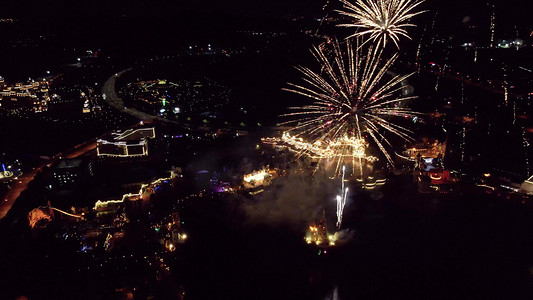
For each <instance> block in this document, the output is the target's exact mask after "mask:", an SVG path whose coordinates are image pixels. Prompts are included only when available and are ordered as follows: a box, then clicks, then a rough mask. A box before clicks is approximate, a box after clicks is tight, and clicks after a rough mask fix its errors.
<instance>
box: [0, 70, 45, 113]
mask: <svg viewBox="0 0 533 300" xmlns="http://www.w3.org/2000/svg"><path fill="white" fill-rule="evenodd" d="M48 85H49V83H48V82H47V81H46V80H43V81H34V80H29V81H28V82H27V83H22V82H17V83H15V84H6V83H5V81H4V78H3V77H1V76H0V108H1V109H3V110H7V111H11V112H15V111H16V110H17V109H24V110H26V111H28V112H34V113H39V112H44V111H47V110H48V103H49V102H50V96H49V94H48Z"/></svg>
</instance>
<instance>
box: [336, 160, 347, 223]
mask: <svg viewBox="0 0 533 300" xmlns="http://www.w3.org/2000/svg"><path fill="white" fill-rule="evenodd" d="M345 170H346V168H345V166H342V185H341V195H337V228H338V229H340V228H341V224H342V213H343V211H344V206H345V205H346V198H347V197H348V188H345V187H344V175H345Z"/></svg>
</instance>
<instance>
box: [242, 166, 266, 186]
mask: <svg viewBox="0 0 533 300" xmlns="http://www.w3.org/2000/svg"><path fill="white" fill-rule="evenodd" d="M268 175H269V174H268V172H267V170H265V169H263V170H261V171H258V172H253V173H250V174H247V175H245V176H244V178H243V180H244V181H245V182H247V183H250V182H259V181H262V180H264V179H265V178H266V177H267V176H268Z"/></svg>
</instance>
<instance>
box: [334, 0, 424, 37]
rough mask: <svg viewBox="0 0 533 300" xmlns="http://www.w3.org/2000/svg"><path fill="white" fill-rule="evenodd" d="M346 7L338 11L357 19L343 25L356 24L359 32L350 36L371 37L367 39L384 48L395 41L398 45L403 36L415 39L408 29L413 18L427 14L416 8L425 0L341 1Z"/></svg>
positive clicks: (351, 25) (350, 25)
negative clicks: (388, 42) (389, 41)
mask: <svg viewBox="0 0 533 300" xmlns="http://www.w3.org/2000/svg"><path fill="white" fill-rule="evenodd" d="M340 1H341V2H342V3H343V9H344V10H338V11H337V12H339V13H340V14H341V15H344V16H347V17H349V18H351V19H352V20H353V22H352V23H348V24H339V25H338V26H341V27H355V29H356V32H355V33H354V34H352V35H350V36H348V38H351V37H359V36H368V39H367V41H373V42H377V43H378V45H379V44H382V45H383V47H385V45H386V44H387V41H388V40H391V41H392V42H393V43H394V44H395V45H396V47H397V48H400V47H399V45H398V41H399V40H400V37H402V36H403V37H406V38H408V39H411V37H410V36H409V34H408V32H407V30H406V29H407V28H408V27H414V26H415V25H414V24H410V23H408V21H409V19H410V18H412V17H414V16H416V15H418V14H421V13H423V12H424V11H415V9H416V8H417V7H418V6H419V5H420V4H422V2H424V0H355V2H354V3H351V2H348V1H347V0H340Z"/></svg>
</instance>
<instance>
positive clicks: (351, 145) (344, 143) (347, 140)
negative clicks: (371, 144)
mask: <svg viewBox="0 0 533 300" xmlns="http://www.w3.org/2000/svg"><path fill="white" fill-rule="evenodd" d="M261 140H262V142H263V143H267V144H275V145H279V144H281V145H284V146H287V147H288V148H289V149H291V150H293V151H295V152H297V153H299V154H301V155H307V156H309V157H310V158H318V159H323V158H344V157H350V158H359V159H365V160H367V161H369V162H375V161H377V158H376V157H374V156H368V155H366V154H365V152H366V148H367V147H368V143H367V142H366V141H365V139H362V138H361V139H358V138H355V137H348V136H346V135H345V136H343V137H341V138H338V139H335V140H329V141H321V140H317V141H315V142H313V143H310V142H308V141H306V140H304V139H303V138H301V137H296V136H291V135H290V134H289V133H284V134H283V135H282V137H281V138H262V139H261Z"/></svg>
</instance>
